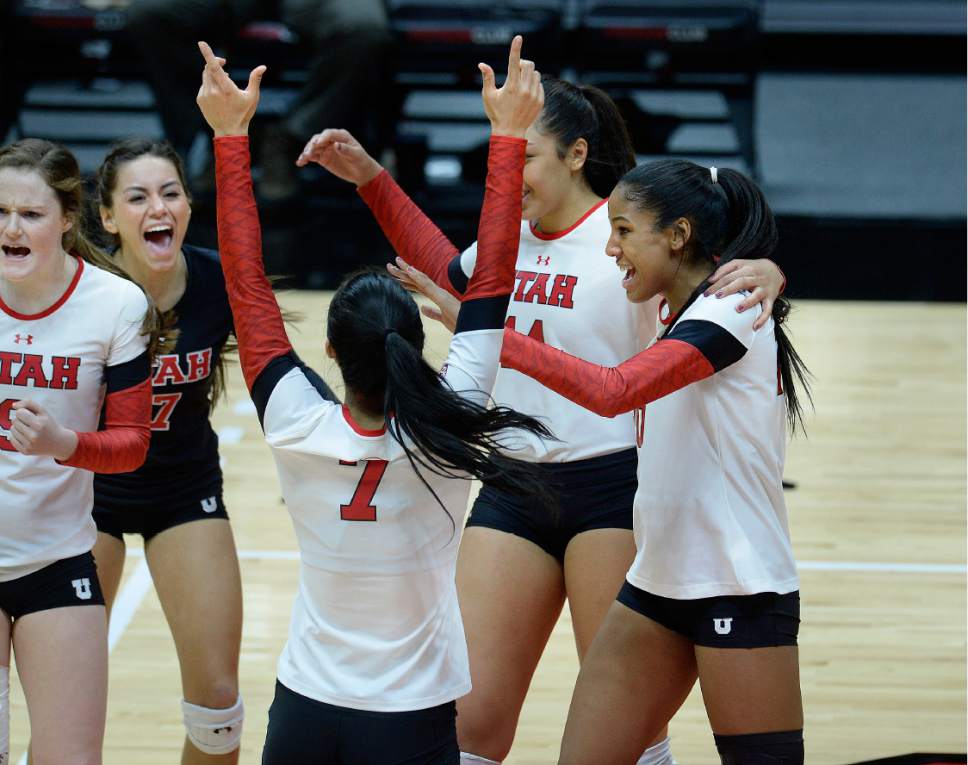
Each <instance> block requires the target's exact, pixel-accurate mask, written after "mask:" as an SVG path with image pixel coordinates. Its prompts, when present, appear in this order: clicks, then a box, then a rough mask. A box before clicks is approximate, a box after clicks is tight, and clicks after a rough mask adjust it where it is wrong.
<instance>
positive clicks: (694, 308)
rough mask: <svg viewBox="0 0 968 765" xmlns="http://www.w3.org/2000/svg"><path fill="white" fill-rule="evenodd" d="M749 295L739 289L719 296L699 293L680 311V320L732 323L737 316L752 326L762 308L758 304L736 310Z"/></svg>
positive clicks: (743, 322) (742, 322) (741, 321)
mask: <svg viewBox="0 0 968 765" xmlns="http://www.w3.org/2000/svg"><path fill="white" fill-rule="evenodd" d="M749 295H750V293H749V292H748V291H747V290H741V291H740V292H737V293H735V294H733V295H726V296H725V297H721V298H719V297H716V296H715V295H709V296H708V297H707V296H706V295H702V294H700V295H699V296H698V297H697V298H696V299H695V300H694V301H693V302H692V303H691V304H690V305H689V306H688V307H687V308H686V310H685V311H683V312H682V317H681V318H680V321H684V320H686V319H704V320H706V321H714V322H716V323H717V324H723V323H729V324H734V323H736V319H737V318H738V319H739V321H740V323H741V324H749V325H751V326H752V324H753V322H754V321H756V318H757V317H758V316H759V315H760V311H762V310H763V309H762V308H761V307H760V306H759V305H757V306H754V307H753V308H751V309H750V310H748V311H743V312H742V313H738V312H737V311H736V309H737V308H738V307H739V304H740V303H742V302H743V301H744V300H745V299H746V298H748V297H749Z"/></svg>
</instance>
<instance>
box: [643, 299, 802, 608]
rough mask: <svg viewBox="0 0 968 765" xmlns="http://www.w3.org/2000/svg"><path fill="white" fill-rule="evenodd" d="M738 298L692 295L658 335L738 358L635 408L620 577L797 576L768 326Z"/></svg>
mask: <svg viewBox="0 0 968 765" xmlns="http://www.w3.org/2000/svg"><path fill="white" fill-rule="evenodd" d="M744 297H745V295H744V294H738V295H731V296H729V297H726V298H722V299H717V298H715V297H709V298H706V297H703V296H702V295H700V296H699V297H698V298H697V299H696V300H695V302H693V303H692V304H691V305H688V306H687V307H686V309H685V310H684V311H683V312H682V313H681V314H680V315H679V316H678V317H677V318H676V321H675V324H674V325H673V326H672V327H670V328H669V331H668V332H667V333H665V335H664V337H667V338H669V339H676V338H679V339H682V340H683V341H687V342H689V343H690V344H692V345H695V346H696V347H698V348H699V349H700V350H701V351H702V352H703V354H704V355H705V356H706V357H708V358H710V360H715V359H716V358H717V356H718V357H720V358H726V357H729V358H730V359H732V358H737V357H738V360H736V361H735V363H729V365H728V366H725V367H724V368H720V369H719V371H717V372H715V374H712V376H709V377H706V378H705V379H702V380H699V381H698V382H693V383H691V384H689V385H687V386H686V387H683V388H680V389H679V390H676V391H675V392H673V393H671V394H669V395H666V396H664V397H663V398H660V399H658V400H656V401H652V402H651V403H649V404H648V405H647V406H646V407H643V409H640V410H638V411H637V412H636V413H635V415H636V418H637V422H638V426H639V433H640V434H641V435H642V441H641V444H640V446H639V465H638V477H639V487H638V491H637V493H636V495H635V515H634V530H635V542H636V548H637V555H636V557H635V561H634V562H633V564H632V567H631V569H630V570H629V573H628V581H629V582H631V583H632V584H633V585H635V586H636V587H638V588H640V589H642V590H646V591H647V592H651V593H654V594H656V595H660V596H663V597H667V598H677V599H683V600H688V599H694V598H706V597H712V596H717V595H747V594H753V593H758V592H777V593H787V592H792V591H794V590H796V589H797V588H798V586H799V584H798V579H797V570H796V564H795V563H794V559H793V551H792V548H791V544H790V532H789V528H788V525H787V513H786V505H785V503H784V499H783V486H782V478H783V461H784V457H785V453H786V427H785V416H786V413H785V397H784V396H783V395H781V392H780V390H779V386H778V382H777V381H778V372H777V344H776V339H775V337H774V333H773V327H774V325H773V320H772V319H770V320H769V321H768V322H767V324H766V325H765V326H764V327H763V328H761V329H759V330H757V331H754V330H753V328H752V325H753V322H754V321H755V320H756V318H757V316H759V314H760V311H761V310H762V309H761V308H760V307H757V308H754V309H752V310H748V311H745V312H743V313H737V312H736V306H737V305H738V304H739V303H740V302H741V301H742V300H743V298H744ZM677 330H679V331H677ZM736 343H738V344H740V345H741V346H742V348H738V347H737V346H736ZM730 345H732V346H734V348H736V350H733V349H730V348H729V347H727V346H730ZM744 348H745V349H746V350H745V353H743V349H744ZM740 354H742V355H741V356H740ZM714 366H716V368H719V366H720V365H719V364H718V363H717V364H714Z"/></svg>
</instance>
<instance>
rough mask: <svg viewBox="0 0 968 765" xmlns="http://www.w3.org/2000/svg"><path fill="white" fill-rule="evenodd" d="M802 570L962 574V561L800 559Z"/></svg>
mask: <svg viewBox="0 0 968 765" xmlns="http://www.w3.org/2000/svg"><path fill="white" fill-rule="evenodd" d="M797 567H798V568H800V569H801V570H802V571H878V572H880V571H883V572H890V573H896V574H964V573H966V572H968V566H965V565H964V564H963V563H858V562H852V561H833V560H801V561H799V562H798V563H797Z"/></svg>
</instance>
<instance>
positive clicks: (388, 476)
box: [198, 38, 549, 765]
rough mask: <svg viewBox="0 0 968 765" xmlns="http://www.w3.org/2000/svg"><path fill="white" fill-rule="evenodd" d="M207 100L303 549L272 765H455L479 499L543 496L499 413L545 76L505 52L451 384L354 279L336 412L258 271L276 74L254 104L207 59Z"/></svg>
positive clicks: (234, 294)
mask: <svg viewBox="0 0 968 765" xmlns="http://www.w3.org/2000/svg"><path fill="white" fill-rule="evenodd" d="M200 47H201V49H202V51H203V54H204V56H205V59H206V66H205V71H204V74H203V80H202V87H201V89H200V90H199V95H198V103H199V105H200V107H201V109H202V112H203V114H204V115H205V118H206V120H207V121H208V123H209V124H210V125H211V126H212V128H213V130H214V133H215V157H216V178H217V192H218V228H219V245H220V249H221V256H222V266H223V269H224V271H225V276H226V284H227V287H228V292H229V300H230V302H231V305H232V312H233V315H234V317H235V327H236V331H237V335H238V341H239V353H240V358H241V363H242V370H243V374H244V376H245V381H246V385H247V386H248V388H249V390H250V392H251V394H252V397H253V400H254V402H255V404H256V409H257V410H258V413H259V418H260V421H261V423H262V426H263V429H264V430H265V434H266V440H267V442H268V443H269V446H270V447H271V450H272V454H273V457H274V459H275V461H276V467H277V470H278V472H279V478H280V482H281V485H282V491H283V495H284V497H285V500H286V506H287V508H288V510H289V512H290V514H291V515H292V519H293V524H294V526H295V530H296V537H297V540H298V542H299V547H300V558H301V563H300V581H299V590H298V594H297V596H296V601H295V604H294V606H293V612H292V619H291V623H290V629H289V638H288V641H287V643H286V647H285V649H284V651H283V654H282V656H281V657H280V660H279V666H278V682H277V685H276V695H275V699H274V701H273V704H272V707H271V709H270V710H269V727H268V732H267V736H266V745H265V750H264V753H263V762H264V763H266V764H267V765H269V764H275V763H286V765H299V764H300V763H336V762H352V763H356V764H358V765H367V764H368V763H372V764H373V765H377V763H379V764H380V765H388V764H390V763H404V762H406V763H414V764H415V765H416V763H421V764H424V765H431V763H441V764H443V763H447V764H448V765H456V763H458V761H459V751H458V747H457V739H456V727H455V715H456V710H455V704H454V701H455V699H457V698H458V697H460V696H463V695H464V694H466V693H467V692H468V691H469V690H470V684H471V683H470V673H469V669H468V659H467V648H466V644H465V641H464V631H463V627H462V625H461V619H460V611H459V609H458V604H457V592H456V586H455V583H454V570H455V566H456V557H457V545H458V541H459V538H460V531H461V526H462V522H463V514H464V511H465V509H466V504H467V499H468V494H469V490H470V486H469V482H468V479H469V478H471V477H477V478H483V479H485V480H488V481H491V482H493V483H494V484H495V485H497V486H500V487H501V488H502V490H504V491H506V492H508V493H509V494H512V495H515V496H524V497H526V498H527V500H528V501H530V502H532V503H537V504H540V503H542V502H546V500H547V497H546V494H547V490H545V489H544V488H543V486H542V484H541V483H540V481H538V480H536V479H537V476H536V471H535V470H534V469H533V468H531V467H530V466H529V465H527V464H526V463H522V462H519V461H513V460H507V459H505V458H504V457H502V456H501V455H500V454H498V453H496V451H495V446H496V445H497V439H498V438H499V437H500V434H501V433H503V432H505V431H506V430H507V429H509V428H513V429H522V430H524V431H525V432H527V433H529V434H530V435H533V436H534V437H539V436H543V437H548V436H549V433H548V431H547V430H546V429H545V428H544V426H542V425H541V424H540V423H539V422H538V421H537V420H535V419H533V418H531V417H527V416H524V415H520V414H518V413H516V412H514V411H513V410H510V409H507V408H506V407H494V408H490V407H488V406H487V403H488V400H489V399H488V392H489V391H490V388H491V386H492V385H493V381H494V375H495V373H496V370H497V361H498V357H499V355H500V345H501V339H502V336H503V329H502V328H503V323H504V315H505V312H506V310H507V304H508V299H509V297H510V293H511V291H512V289H513V276H514V258H515V252H516V250H517V243H518V236H519V229H520V215H521V213H520V204H519V196H518V194H519V191H520V188H521V172H522V167H523V165H524V152H525V141H524V139H523V136H524V132H525V129H526V128H527V126H528V125H529V124H530V123H531V122H532V120H533V119H534V117H535V116H536V115H537V113H538V112H539V111H540V108H541V102H542V90H541V85H540V79H539V77H538V75H537V73H536V72H535V71H534V65H533V64H532V63H530V62H525V61H520V49H521V39H520V38H515V41H514V42H513V43H512V47H511V55H510V58H509V62H508V67H509V75H508V80H507V82H506V84H505V85H504V86H503V87H502V88H500V89H498V88H496V87H495V86H494V76H493V73H492V72H490V70H489V69H487V74H486V76H485V83H484V90H483V98H484V104H485V109H486V111H487V114H488V116H489V118H490V120H491V125H492V137H491V141H490V152H489V158H488V168H489V170H488V181H487V193H486V196H485V201H484V211H483V213H482V216H481V227H480V232H479V234H480V244H479V255H478V257H479V259H480V261H481V266H482V267H481V268H479V269H477V271H476V272H475V274H474V276H473V277H471V279H470V280H469V281H468V285H467V290H466V292H465V293H464V295H463V300H462V303H461V309H460V314H459V317H458V320H457V327H456V333H455V335H454V338H453V340H452V342H451V346H450V353H449V355H448V357H447V363H446V365H445V367H444V371H443V372H442V373H438V372H436V371H435V370H434V369H432V368H431V367H430V366H429V365H428V364H427V363H426V361H425V360H424V358H423V356H422V348H423V343H424V334H423V327H422V324H421V318H420V312H419V310H418V309H417V305H416V303H415V302H414V300H413V299H412V297H410V295H409V294H408V293H407V292H406V291H405V290H404V289H403V288H402V287H401V286H400V285H398V284H397V283H396V282H395V280H394V279H393V278H392V277H390V276H389V275H388V274H386V273H385V272H382V271H381V272H372V271H371V272H366V271H364V272H358V273H356V274H353V275H351V276H349V277H347V279H346V280H345V281H344V282H343V284H342V285H341V286H340V288H339V289H338V290H337V292H336V294H335V295H334V297H333V300H332V303H331V304H330V309H329V316H328V321H327V334H326V350H327V353H328V354H329V355H330V356H331V357H332V358H334V359H335V360H336V362H337V364H338V366H339V368H340V372H341V374H342V377H343V382H344V383H345V386H346V400H345V402H344V403H340V402H339V401H338V400H337V399H336V397H335V396H334V395H333V393H332V391H330V390H329V389H328V388H326V387H325V386H315V385H313V384H312V382H311V381H310V380H309V379H307V377H306V375H305V374H304V373H303V371H302V370H301V369H300V368H299V366H298V365H297V364H296V363H295V362H294V360H293V356H292V347H291V345H290V343H289V340H288V338H287V337H286V333H285V330H284V328H283V324H282V320H281V318H280V315H279V309H278V307H277V305H276V302H275V299H274V297H273V294H272V291H271V289H270V287H269V283H268V281H267V280H266V278H265V274H264V273H263V267H262V257H261V243H260V232H259V224H258V217H257V211H256V207H255V201H254V198H253V195H252V181H251V176H250V171H249V146H248V138H247V128H248V123H249V120H250V119H251V117H252V114H253V113H254V112H255V108H256V104H257V101H258V84H259V80H260V79H261V75H262V73H263V71H264V68H262V67H260V68H259V69H256V70H255V71H253V73H252V75H251V76H250V79H249V85H248V87H247V89H246V90H245V91H242V90H239V89H238V88H237V87H236V86H235V85H234V84H233V83H232V81H231V80H230V79H229V78H228V76H227V75H226V74H225V72H224V71H223V69H222V68H221V66H220V64H219V62H218V61H217V60H216V59H215V58H214V56H213V55H212V53H211V50H210V49H209V47H208V46H207V45H205V44H204V43H202V44H201V45H200Z"/></svg>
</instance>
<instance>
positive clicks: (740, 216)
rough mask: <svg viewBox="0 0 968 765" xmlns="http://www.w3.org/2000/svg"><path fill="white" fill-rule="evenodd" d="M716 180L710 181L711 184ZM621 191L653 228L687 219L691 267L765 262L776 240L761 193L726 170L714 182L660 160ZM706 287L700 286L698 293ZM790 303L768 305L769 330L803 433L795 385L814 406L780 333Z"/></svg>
mask: <svg viewBox="0 0 968 765" xmlns="http://www.w3.org/2000/svg"><path fill="white" fill-rule="evenodd" d="M714 178H715V180H714ZM619 186H620V191H619V192H617V193H621V194H622V195H623V196H624V197H625V199H627V200H628V201H630V202H632V203H633V204H634V205H635V207H636V208H637V209H640V210H649V212H651V213H653V214H654V215H655V228H656V230H661V229H665V228H668V227H669V226H671V225H672V224H673V222H674V221H676V220H677V219H678V218H687V219H688V220H689V222H690V224H691V229H692V233H691V236H690V239H689V241H688V242H687V243H686V255H685V257H688V258H689V259H690V260H693V261H708V262H709V265H710V267H713V266H715V265H723V264H724V263H727V262H729V261H730V260H735V259H737V258H747V259H750V260H755V259H758V258H768V257H770V256H771V255H772V254H773V251H774V250H775V249H776V245H777V241H778V239H779V237H778V234H777V229H776V221H775V220H774V218H773V211H772V210H771V209H770V206H769V204H768V203H767V201H766V197H765V196H764V195H763V192H762V191H761V190H760V188H759V187H758V186H757V185H756V184H755V183H753V181H751V180H750V179H749V178H747V177H746V176H745V175H743V174H742V173H740V172H738V171H736V170H730V169H728V168H723V169H720V170H718V171H717V172H716V174H715V176H714V175H713V174H712V173H711V172H710V170H709V169H707V168H705V167H701V166H700V165H697V164H695V163H693V162H689V161H687V160H681V159H664V160H659V161H657V162H650V163H648V164H644V165H641V166H639V167H637V168H635V169H634V170H632V171H631V172H629V173H628V174H627V175H626V176H625V177H624V178H622V180H621V182H620V184H619ZM706 286H708V281H707V282H703V284H702V285H701V286H700V290H702V289H705V287H706ZM790 310H791V305H790V301H789V300H787V299H786V298H785V297H783V296H782V295H781V296H779V297H778V298H777V299H776V300H775V301H774V303H773V312H772V318H773V327H774V335H775V337H776V345H777V364H778V366H779V369H780V380H781V382H782V384H783V391H784V393H785V395H786V408H787V421H788V423H789V425H790V430H791V431H792V432H796V430H797V429H798V428H799V429H801V430H802V429H803V409H802V405H801V402H800V399H799V397H798V395H797V387H798V385H797V383H798V384H799V387H800V388H801V389H802V390H803V392H804V393H806V394H807V398H808V399H809V400H810V402H811V403H813V397H812V395H811V393H810V385H809V377H810V371H809V370H808V369H807V366H806V365H805V364H804V363H803V359H801V358H800V355H799V354H798V353H797V351H796V349H795V348H794V347H793V344H792V343H791V342H790V338H789V337H788V336H787V334H786V331H785V330H784V328H783V326H782V325H783V324H784V323H785V321H786V319H787V317H788V316H789V314H790Z"/></svg>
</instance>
